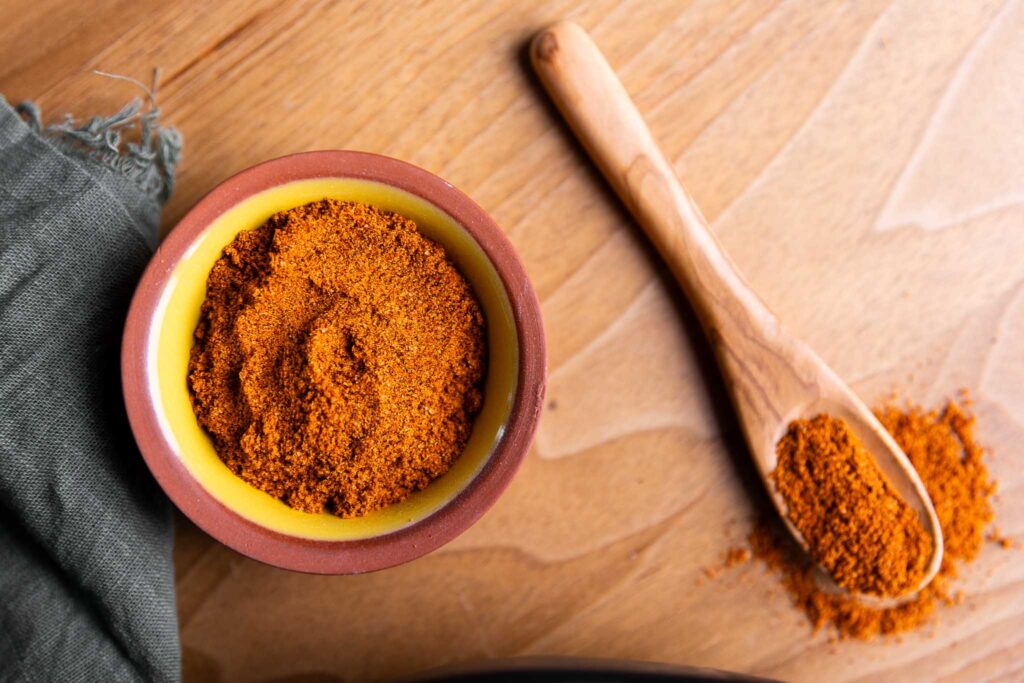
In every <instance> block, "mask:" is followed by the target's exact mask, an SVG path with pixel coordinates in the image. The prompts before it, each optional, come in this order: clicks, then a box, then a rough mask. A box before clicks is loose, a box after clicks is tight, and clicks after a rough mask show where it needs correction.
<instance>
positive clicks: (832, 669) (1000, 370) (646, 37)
mask: <svg viewBox="0 0 1024 683" xmlns="http://www.w3.org/2000/svg"><path fill="white" fill-rule="evenodd" d="M560 18H571V19H573V20H574V21H576V22H578V23H579V24H580V25H582V26H584V27H585V28H586V29H587V30H588V31H589V32H590V33H591V35H592V36H593V37H594V39H595V40H596V41H597V43H598V44H599V45H601V47H602V50H603V51H604V52H605V54H606V56H607V57H608V59H609V62H610V63H611V65H612V66H613V67H614V68H615V70H616V72H617V73H618V74H619V76H620V78H621V79H622V81H623V83H624V85H625V87H626V89H627V90H628V91H629V92H630V94H631V95H632V96H633V97H634V99H635V101H636V102H637V105H638V107H639V108H640V109H641V110H642V111H643V112H644V113H645V116H646V118H647V121H648V124H649V125H650V127H651V129H652V131H653V133H654V135H655V137H656V138H657V139H658V141H659V142H660V143H661V146H662V148H663V149H664V150H665V152H666V154H667V156H668V158H669V160H670V161H671V163H672V165H673V168H674V170H675V171H676V172H677V173H678V174H679V175H680V176H681V177H682V178H683V180H684V181H685V183H686V185H687V187H688V189H689V190H690V192H691V193H692V194H693V196H694V198H695V199H696V201H697V203H698V204H699V205H700V206H701V208H702V209H703V211H704V213H705V215H706V216H707V218H708V219H709V221H710V222H711V225H712V229H713V230H714V232H715V234H716V235H717V237H718V239H719V240H720V241H721V242H722V244H723V246H724V247H725V249H726V250H727V251H728V253H729V254H730V255H731V257H732V259H733V260H734V261H735V262H736V264H737V265H738V267H739V268H740V269H741V271H742V272H743V273H744V274H745V276H746V278H747V279H748V280H749V281H750V283H751V284H752V285H753V287H754V288H755V289H756V291H757V292H758V293H759V294H760V295H761V297H762V298H763V299H764V300H765V301H766V303H767V304H768V305H769V306H770V307H771V309H772V310H774V311H775V312H776V313H777V314H778V316H779V317H780V319H782V320H783V321H785V323H786V325H787V326H788V327H789V329H791V330H792V331H793V332H794V333H795V334H796V335H798V336H799V337H801V338H803V339H804V340H806V341H807V342H808V344H809V345H810V346H811V347H812V348H814V349H815V350H816V351H817V352H818V353H819V354H820V355H821V356H822V357H823V358H824V360H825V361H826V362H827V363H828V364H829V365H830V366H832V367H833V368H834V369H835V370H836V371H837V372H838V373H839V375H840V376H841V377H843V378H844V379H845V380H847V381H848V382H849V383H851V384H852V385H853V387H854V389H855V390H856V391H857V392H858V393H859V394H860V395H861V396H862V397H864V398H865V399H866V400H867V401H869V402H873V401H876V400H879V399H882V398H884V397H885V396H887V395H888V394H889V392H890V391H892V390H893V389H897V390H899V391H900V392H901V393H902V394H903V395H904V396H907V397H912V398H914V399H915V400H917V401H920V402H923V403H925V404H934V403H936V402H938V401H941V400H942V399H943V398H944V397H947V396H949V395H951V394H953V393H954V392H955V391H956V390H957V389H958V388H960V387H964V386H966V387H969V388H971V389H972V391H973V393H974V397H975V399H976V404H975V408H976V410H977V413H978V414H979V426H980V437H981V438H982V439H983V440H984V441H985V442H986V443H988V444H990V445H991V447H992V450H993V452H994V454H995V455H994V457H993V458H992V460H991V468H992V471H993V472H994V474H995V475H996V476H997V477H998V478H999V480H1000V484H1001V494H1000V499H999V501H998V504H997V520H998V524H999V526H1000V528H1001V529H1002V530H1003V532H1005V533H1008V534H1011V535H1013V536H1015V537H1016V538H1017V539H1018V540H1020V539H1022V538H1024V502H1022V501H1024V498H1022V496H1021V492H1022V491H1021V489H1022V486H1024V467H1022V464H1024V461H1022V457H1024V456H1022V455H1021V451H1020V444H1021V443H1022V441H1024V349H1022V343H1024V270H1022V268H1024V267H1022V263H1024V98H1022V96H1021V92H1022V89H1021V84H1022V83H1024V2H1021V0H1009V1H1004V0H958V1H955V2H947V1H940V0H932V1H917V2H911V1H909V0H862V1H858V2H840V1H838V0H832V1H830V0H823V1H821V2H815V3H807V2H798V1H796V0H777V1H776V0H756V1H754V0H747V1H744V0H723V1H719V0H715V1H712V0H704V1H702V0H692V1H688V2H676V1H673V2H668V1H666V2H660V1H651V2H648V1H645V0H596V1H594V2H586V3H574V2H569V1H567V0H564V1H556V2H545V3H541V2H531V1H524V2H510V1H507V0H501V1H497V2H484V1H482V0H478V1H475V2H473V1H471V2H459V3H454V2H452V3H429V2H428V3H417V4H415V5H413V4H411V3H397V2H396V3H379V2H364V3H353V2H339V3H326V2H323V3H321V2H304V3H272V2H240V1H238V0H225V2H221V3H205V4H203V5H202V6H199V5H193V4H190V3H187V2H183V1H181V0H165V1H163V2H159V3H158V2H152V1H149V0H143V1H142V2H135V3H128V2H117V1H111V2H97V3H91V4H88V5H86V4H82V3H73V2H70V1H68V0H32V1H31V2H29V1H27V0H8V2H6V3H3V5H2V6H0V37H2V40H0V55H2V56H3V59H0V92H3V94H4V95H5V96H7V97H8V99H10V100H18V99H20V98H27V97H31V98H35V99H37V100H38V101H39V103H40V104H41V105H42V106H43V108H44V112H49V114H50V115H51V116H56V115H58V114H60V113H62V112H64V111H68V110H75V111H80V112H93V111H97V110H111V109H113V108H115V107H117V106H119V105H120V104H121V103H122V102H123V100H124V99H125V98H127V97H129V96H131V95H132V94H133V93H132V91H131V88H130V87H129V86H127V85H125V84H121V83H110V84H104V87H97V85H98V83H97V77H95V76H91V75H89V70H90V69H92V68H101V69H104V70H106V71H113V72H120V73H128V74H131V75H134V76H137V77H140V78H145V77H147V74H148V69H149V67H150V66H151V65H160V66H161V67H162V69H163V74H164V81H163V88H162V93H161V104H162V106H163V109H164V111H165V114H166V117H167V119H168V120H169V121H170V122H173V123H174V124H175V125H177V126H178V127H179V128H180V129H181V130H182V131H183V133H184V135H185V139H186V151H185V160H184V163H183V166H182V168H181V174H180V178H179V186H178V189H177V192H176V194H175V196H174V198H173V199H172V201H171V203H170V204H169V206H168V208H167V211H166V214H165V224H166V226H167V227H168V228H169V227H170V226H172V225H173V224H174V222H175V221H176V220H177V219H178V218H180V216H181V215H182V213H183V212H184V211H185V210H187V208H188V207H189V206H191V205H192V204H193V203H194V202H195V201H196V200H197V199H198V197H199V196H201V195H202V194H203V193H204V192H205V191H206V190H208V189H209V188H210V187H212V186H213V184H215V183H216V182H218V181H219V180H221V179H223V178H225V177H226V176H228V175H230V174H231V173H233V172H235V171H237V170H240V169H242V168H244V167H246V166H248V165H251V164H253V163H255V162H257V161H260V160H263V159H266V158H269V157H273V156H277V155H281V154H284V153H287V152H294V151H300V150H307V149H317V148H352V149H363V150H372V151H376V152H381V153H384V154H389V155H392V156H396V157H399V158H402V159H405V160H408V161H411V162H413V163H416V164H419V165H421V166H423V167H425V168H427V169H428V170H430V171H433V172H435V173H437V174H439V175H441V176H443V177H445V178H447V179H448V180H449V181H451V182H452V183H454V184H455V185H457V186H458V187H460V188H461V189H463V190H465V191H466V192H467V193H468V194H470V195H471V196H472V197H474V198H475V199H476V200H477V201H478V202H479V203H480V204H481V205H482V206H484V207H485V208H486V209H487V210H488V211H489V212H490V213H491V214H492V215H493V216H494V217H495V219H496V220H497V221H498V223H499V224H500V225H502V226H503V227H504V228H505V230H506V231H507V232H508V234H509V236H510V238H511V239H512V241H513V242H514V244H515V246H516V247H517V249H518V250H519V252H520V254H521V255H522V257H523V258H524V260H525V262H526V266H527V269H528V271H529V272H530V274H531V277H532V278H533V281H534V283H535V285H536V286H537V288H538V292H539V294H540V296H541V298H542V301H543V307H544V314H545V318H546V325H547V331H548V336H549V349H550V358H551V360H550V371H551V377H550V384H549V399H548V406H547V410H546V413H545V415H544V417H543V419H542V422H541V426H540V430H539V434H538V437H537V440H536V443H535V446H534V448H533V451H532V453H531V454H530V457H529V458H528V460H527V462H526V464H525V466H524V468H523V470H522V471H521V473H520V475H519V476H518V478H517V479H516V481H515V482H514V483H513V485H512V487H511V488H510V489H509V491H508V493H507V494H506V495H505V497H504V498H502V500H501V501H500V502H499V503H498V505H497V506H496V507H495V508H494V509H493V510H492V511H491V512H490V513H489V514H488V515H486V516H485V517H484V519H483V520H482V521H481V522H479V523H478V524H477V525H476V526H475V527H474V528H473V529H471V530H470V531H469V532H468V533H466V534H465V535H464V536H462V537H460V538H459V539H458V540H457V541H456V542H454V543H453V544H451V545H449V546H448V547H446V548H445V549H443V550H442V551H440V552H437V553H435V554H433V555H431V556H429V557H427V558H424V559H422V560H418V561H416V562H414V563H412V564H409V565H406V566H404V567H400V568H397V569H394V570H389V571H385V572H381V573H377V574H373V575H368V576H360V577H313V576H305V575H299V574H292V573H288V572H284V571H279V570H275V569H271V568H269V567H265V566H262V565H260V564H258V563H255V562H252V561H249V560H247V559H245V558H242V557H240V556H238V555H236V554H234V553H233V552H231V551H229V550H227V549H226V548H224V547H222V546H220V545H218V544H216V543H215V542H213V541H211V540H210V539H208V538H207V537H206V536H205V535H203V534H202V533H201V532H199V531H197V530H196V529H195V528H194V527H192V526H190V525H189V524H188V523H187V522H184V521H182V522H181V524H179V532H178V546H177V547H178V552H177V565H178V589H179V605H180V607H179V611H180V616H181V632H182V640H183V644H184V657H185V660H184V663H185V671H186V677H187V679H188V680H191V681H243V680H245V681H252V680H256V681H285V680H288V681H297V680H376V679H387V678H392V677H394V676H397V675H401V674H407V673H410V672H414V671H417V670H420V669H422V668H424V667H428V666H433V665H438V664H443V663H449V662H456V661H467V660H473V659H479V658H485V657H496V656H509V655H516V654H571V655H585V656H608V657H622V658H634V659H653V660H661V661H669V662H681V663H687V664H693V665H704V666H713V667H722V668H728V669H734V670H738V671H746V672H754V673H759V674H764V675H769V676H776V677H780V678H786V679H793V680H838V681H858V680H922V679H931V680H942V681H978V680H1020V679H1021V678H1022V677H1024V555H1022V553H1021V552H1020V551H1004V550H1000V549H998V548H994V547H990V548H986V550H985V551H984V553H983V554H982V556H981V558H980V559H979V561H978V562H977V564H975V565H973V566H972V567H970V568H969V569H968V570H967V571H966V572H965V575H964V580H963V587H964V589H965V591H966V592H967V594H968V599H967V601H966V602H965V603H964V604H963V605H959V606H956V607H951V608H948V609H944V610H942V612H941V614H940V620H939V621H938V622H937V623H936V625H935V626H934V628H932V629H930V630H928V631H926V632H924V633H919V634H912V635H909V636H907V637H905V638H903V640H902V642H901V643H899V644H884V643H867V644H865V643H843V644H838V645H832V644H829V643H828V642H827V639H826V638H825V637H824V636H823V635H818V636H812V635H811V634H810V633H809V631H808V628H807V625H806V623H804V622H803V620H802V619H801V617H800V616H799V615H798V614H797V613H796V612H795V611H794V610H793V608H792V607H791V606H790V605H789V604H788V601H787V598H786V596H785V595H784V594H783V593H782V592H781V591H780V590H779V589H778V586H777V583H776V581H775V580H774V578H772V577H770V576H768V575H765V574H764V573H763V571H762V570H761V569H760V568H758V567H756V566H749V567H741V568H738V569H737V570H735V571H733V572H731V573H729V574H726V575H724V576H723V577H721V578H719V579H718V580H717V581H707V580H704V579H702V572H701V569H702V568H703V567H705V566H708V565H712V564H714V563H716V562H718V561H719V560H720V558H721V553H722V551H723V550H724V548H725V547H726V546H728V545H730V544H732V543H736V542H738V541H739V540H741V539H742V538H743V537H744V536H745V534H746V531H747V529H748V528H749V523H750V517H751V516H752V515H754V514H755V513H756V512H757V510H758V509H759V508H761V507H763V506H764V505H765V498H764V494H763V493H762V492H761V490H760V489H759V488H758V486H759V484H758V483H757V481H756V480H755V478H754V477H753V476H752V475H751V469H750V464H749V456H748V455H747V453H746V452H745V450H744V447H743V445H742V440H741V439H740V438H739V432H738V427H737V424H736V421H735V418H734V417H732V415H731V413H730V410H729V407H728V401H727V399H726V395H725V390H724V388H723V385H722V382H721V380H720V379H719V377H718V375H717V373H716V370H715V369H714V361H713V358H712V356H711V353H710V351H709V349H708V348H707V346H706V344H705V342H704V341H703V338H702V335H701V333H700V330H699V326H698V324H697V323H696V319H695V317H694V315H693V313H692V312H691V311H690V309H689V308H688V307H687V305H686V304H685V303H684V301H683V298H682V295H681V294H680V292H679V291H678V289H677V286H676V285H675V284H674V283H673V282H672V281H671V279H670V278H668V277H667V276H666V273H665V271H664V270H663V269H662V267H661V266H660V265H659V261H658V259H657V258H656V257H655V256H654V254H653V252H652V251H651V250H650V249H649V248H648V247H647V246H646V244H645V242H644V239H643V238H642V237H641V236H640V235H639V233H638V231H637V228H636V226H635V225H634V224H633V223H632V222H631V220H630V219H629V218H628V215H627V214H626V212H625V211H624V210H623V209H622V208H621V207H620V205H619V204H618V202H617V200H616V199H615V198H614V196H613V194H612V193H611V192H610V191H609V189H608V188H607V187H606V186H605V184H604V181H603V180H602V179H601V178H600V176H599V175H598V174H597V172H596V171H595V170H594V169H593V168H592V166H591V164H590V162H589V161H588V160H587V159H586V157H585V155H584V154H583V153H582V151H581V150H580V149H579V148H578V147H577V145H576V143H575V142H574V140H573V138H572V136H571V135H570V134H569V133H568V131H567V130H566V128H565V127H564V125H563V124H562V123H561V121H560V119H559V117H558V115H557V113H556V112H554V111H553V109H552V107H551V106H550V105H549V104H548V103H547V98H546V96H545V95H544V94H543V93H542V92H541V90H540V88H539V86H538V85H537V84H536V82H535V80H534V79H533V77H532V76H531V74H530V69H529V66H528V63H527V59H526V57H525V55H526V44H527V41H528V40H529V37H530V36H531V35H532V34H533V33H534V32H535V31H536V30H537V29H539V28H541V27H542V26H545V25H547V24H549V23H551V22H553V21H555V20H557V19H560Z"/></svg>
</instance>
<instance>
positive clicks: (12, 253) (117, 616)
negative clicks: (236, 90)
mask: <svg viewBox="0 0 1024 683" xmlns="http://www.w3.org/2000/svg"><path fill="white" fill-rule="evenodd" d="M19 109H21V111H22V113H23V114H25V116H26V118H27V121H25V120H23V119H22V117H21V116H19V114H18V113H17V112H16V111H15V110H14V109H12V108H11V107H10V106H9V105H8V104H7V102H6V101H5V100H4V99H3V97H0V680H3V681H129V680H147V681H175V680H179V679H180V677H181V664H180V657H181V655H180V646H179V642H178V623H177V616H176V611H175V601H174V565H173V563H172V556H171V551H172V529H171V516H170V509H169V506H168V503H167V501H166V499H165V498H164V496H163V495H162V494H161V492H160V491H159V490H158V489H157V487H156V484H155V482H154V481H153V480H152V478H151V477H150V475H149V473H148V471H147V470H146V469H145V465H144V463H143V462H142V459H141V458H140V456H139V454H138V452H137V450H136V448H135V446H134V442H133V441H132V438H131V434H130V432H129V431H128V428H127V420H126V418H125V415H124V406H123V403H122V399H121V390H120V378H119V361H118V352H119V346H120V336H121V328H122V324H123V322H124V314H125V311H126V308H127V304H128V301H129V298H130V296H131V293H132V289H133V287H134V285H135V282H136V280H137V279H138V277H139V275H140V274H141V272H142V269H143V267H144V266H145V264H146V262H147V260H148V259H149V257H150V255H151V253H152V251H153V248H154V246H155V245H156V241H157V236H158V229H159V219H160V209H161V206H162V204H163V201H164V200H165V199H166V196H167V195H168V194H169V192H170V184H171V179H172V177H173V171H174V165H175V163H176V161H177V152H178V149H179V148H180V137H179V136H178V134H177V132H176V131H174V130H167V129H161V128H160V127H159V126H158V125H157V123H156V119H155V113H154V112H140V103H138V102H135V103H133V104H132V105H130V106H129V107H127V108H126V109H125V110H123V111H121V112H119V113H118V114H117V115H115V116H113V117H110V118H107V119H100V118H96V119H93V120H92V121H90V122H89V123H88V124H86V125H85V126H83V127H80V128H76V127H75V126H74V124H73V122H71V121H68V122H66V123H65V124H63V125H60V126H54V127H50V128H48V129H44V130H41V129H40V126H39V117H38V112H36V111H35V108H34V107H33V106H32V105H22V106H21V107H19ZM129 125H136V126H139V125H141V127H142V132H143V134H142V140H141V142H140V143H139V144H134V145H129V144H127V143H125V142H123V141H122V139H121V136H120V131H121V130H123V129H124V128H125V127H127V126H129Z"/></svg>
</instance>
